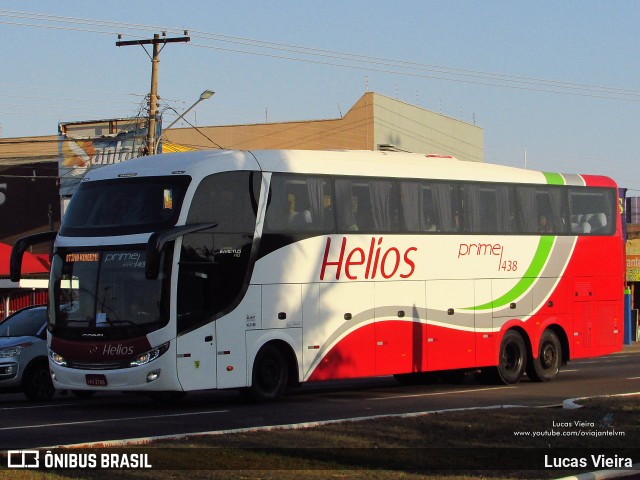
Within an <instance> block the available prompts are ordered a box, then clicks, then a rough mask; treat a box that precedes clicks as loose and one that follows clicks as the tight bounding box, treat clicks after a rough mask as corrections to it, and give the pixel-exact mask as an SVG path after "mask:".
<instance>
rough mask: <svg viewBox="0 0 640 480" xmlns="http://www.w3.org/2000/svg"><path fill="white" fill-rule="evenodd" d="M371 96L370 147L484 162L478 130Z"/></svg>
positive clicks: (471, 126)
mask: <svg viewBox="0 0 640 480" xmlns="http://www.w3.org/2000/svg"><path fill="white" fill-rule="evenodd" d="M372 95H373V98H374V110H373V118H374V119H375V120H374V122H375V126H374V132H375V138H374V145H373V146H372V147H374V148H375V147H377V146H379V145H384V144H391V145H394V146H395V147H396V148H398V149H399V150H405V151H407V152H419V153H434V154H443V155H453V156H454V157H456V158H458V159H459V160H467V161H471V162H482V161H484V153H483V152H484V142H483V133H482V129H481V128H479V127H476V126H475V125H471V124H468V123H466V122H462V121H460V120H455V119H453V118H450V117H446V116H444V115H440V114H438V113H434V112H431V111H429V110H425V109H424V108H420V107H417V106H415V105H409V104H407V103H403V102H399V101H398V100H394V99H392V98H389V97H385V96H383V95H377V94H372Z"/></svg>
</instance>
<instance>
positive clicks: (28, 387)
mask: <svg viewBox="0 0 640 480" xmlns="http://www.w3.org/2000/svg"><path fill="white" fill-rule="evenodd" d="M24 393H25V395H26V396H27V398H28V399H29V400H32V401H38V400H51V398H52V397H53V394H54V393H55V388H54V387H53V382H52V381H51V375H50V374H49V364H48V363H45V362H40V363H37V364H36V365H34V366H33V367H31V368H30V369H29V370H28V371H27V372H26V377H25V379H24Z"/></svg>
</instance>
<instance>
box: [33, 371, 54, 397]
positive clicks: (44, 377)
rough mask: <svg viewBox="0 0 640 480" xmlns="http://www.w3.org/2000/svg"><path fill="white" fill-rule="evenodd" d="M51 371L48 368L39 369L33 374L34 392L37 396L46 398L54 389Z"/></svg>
mask: <svg viewBox="0 0 640 480" xmlns="http://www.w3.org/2000/svg"><path fill="white" fill-rule="evenodd" d="M48 377H49V372H48V371H47V370H43V369H42V370H38V371H37V372H36V373H35V374H34V376H33V383H32V385H33V393H34V394H35V395H36V396H37V398H46V397H48V396H49V395H50V394H51V392H52V391H53V385H50V379H49V378H48Z"/></svg>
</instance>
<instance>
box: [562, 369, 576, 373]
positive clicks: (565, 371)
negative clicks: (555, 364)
mask: <svg viewBox="0 0 640 480" xmlns="http://www.w3.org/2000/svg"><path fill="white" fill-rule="evenodd" d="M579 371H580V370H579V369H578V368H574V369H573V370H565V369H564V368H563V369H562V370H560V373H568V372H579Z"/></svg>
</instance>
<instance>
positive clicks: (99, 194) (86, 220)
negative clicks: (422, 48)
mask: <svg viewBox="0 0 640 480" xmlns="http://www.w3.org/2000/svg"><path fill="white" fill-rule="evenodd" d="M189 182H190V178H189V177H186V176H174V177H146V178H143V177H140V178H123V179H117V180H104V181H96V182H86V183H82V184H81V185H80V187H79V188H78V190H77V191H76V193H74V194H73V198H72V199H71V202H70V203H69V207H68V208H67V211H66V213H65V215H64V219H63V221H62V226H61V230H60V232H61V234H62V235H66V236H98V235H128V234H133V233H141V232H152V231H158V230H162V229H165V228H169V227H171V226H173V225H175V223H176V221H177V219H178V215H179V214H180V207H181V206H182V201H183V199H184V194H185V191H186V188H187V186H188V185H189Z"/></svg>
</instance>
